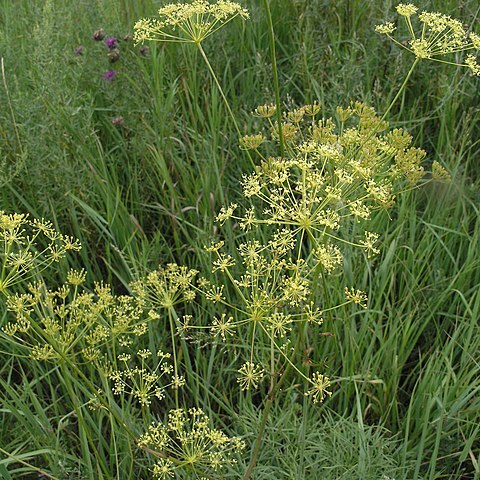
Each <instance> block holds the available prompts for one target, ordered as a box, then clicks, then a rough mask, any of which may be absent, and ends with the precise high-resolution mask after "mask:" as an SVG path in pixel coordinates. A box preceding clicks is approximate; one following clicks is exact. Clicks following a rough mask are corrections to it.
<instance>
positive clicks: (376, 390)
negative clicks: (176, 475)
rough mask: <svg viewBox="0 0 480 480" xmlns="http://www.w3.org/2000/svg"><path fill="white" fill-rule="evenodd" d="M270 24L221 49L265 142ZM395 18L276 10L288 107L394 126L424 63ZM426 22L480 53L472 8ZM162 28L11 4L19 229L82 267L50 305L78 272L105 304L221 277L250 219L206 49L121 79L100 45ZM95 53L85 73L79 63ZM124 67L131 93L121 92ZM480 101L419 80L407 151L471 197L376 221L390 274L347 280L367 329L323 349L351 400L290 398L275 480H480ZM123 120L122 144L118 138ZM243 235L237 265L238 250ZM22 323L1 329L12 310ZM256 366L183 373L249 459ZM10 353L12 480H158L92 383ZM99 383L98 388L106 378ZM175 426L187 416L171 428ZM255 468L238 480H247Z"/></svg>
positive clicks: (92, 4)
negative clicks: (181, 281)
mask: <svg viewBox="0 0 480 480" xmlns="http://www.w3.org/2000/svg"><path fill="white" fill-rule="evenodd" d="M112 3H114V4H115V5H113V6H112ZM261 3H262V2H253V1H252V0H249V1H248V2H245V6H247V7H248V8H249V9H250V10H251V20H250V21H248V22H240V21H239V22H232V24H230V25H229V26H228V28H225V29H223V30H222V31H220V32H218V35H216V36H215V37H213V38H211V39H209V40H207V41H206V43H205V45H204V48H205V50H206V52H207V54H208V56H209V58H210V61H211V63H212V65H213V67H214V69H215V70H216V72H217V75H218V78H219V80H220V83H221V84H222V86H223V88H224V91H225V94H226V96H227V98H228V99H229V102H230V105H231V108H232V110H233V111H234V112H235V115H236V118H237V122H238V123H239V125H240V129H241V130H243V129H244V130H245V132H246V133H252V132H254V131H256V127H258V124H257V121H256V119H252V117H251V116H250V112H251V111H252V110H253V109H254V108H255V107H256V106H257V105H260V104H264V103H269V102H271V101H273V100H274V95H275V92H274V88H273V82H272V73H271V64H270V56H269V39H268V34H267V33H268V29H267V20H266V18H265V14H264V11H263V8H262V6H261ZM393 6H394V3H392V2H389V1H388V2H367V1H361V0H358V1H354V0H341V1H337V2H330V1H326V0H308V1H307V0H304V1H302V0H295V1H294V0H276V1H272V3H271V9H272V16H273V24H274V28H275V35H276V39H277V57H278V58H277V61H278V68H279V74H280V79H279V83H280V91H281V96H282V99H283V101H284V102H286V104H287V105H295V104H302V103H303V102H312V101H314V100H319V101H320V102H321V104H322V108H323V110H324V111H325V112H330V113H329V114H328V115H330V114H331V115H332V116H333V115H334V111H335V107H336V106H337V105H347V104H348V103H349V101H350V100H356V99H361V100H363V101H366V102H368V103H369V104H371V105H372V106H374V107H375V108H377V109H378V110H379V111H380V112H382V111H384V110H385V109H386V108H387V106H388V105H389V101H390V100H391V96H392V95H391V92H395V91H396V90H397V89H398V87H399V86H400V85H401V83H402V81H403V78H404V76H405V74H406V73H407V72H408V69H409V68H410V66H411V63H412V59H411V58H410V57H409V56H408V55H404V54H403V53H400V52H399V50H398V49H397V48H396V47H394V46H392V45H390V44H389V43H387V42H385V41H384V40H383V39H382V38H381V37H379V36H378V35H376V34H374V32H373V30H374V26H375V24H376V23H379V22H380V21H381V20H383V19H384V18H389V16H391V12H392V10H393ZM422 6H425V7H428V8H429V9H432V10H433V9H438V10H440V11H442V12H445V13H448V14H452V16H456V17H458V18H462V19H464V20H465V21H466V22H468V23H469V24H471V25H477V27H475V28H476V31H477V32H478V17H479V14H480V11H479V8H478V5H477V2H475V1H474V0H467V1H465V2H456V1H451V0H448V1H442V2H439V1H432V2H423V3H422ZM155 8H156V3H155V2H153V1H146V2H136V1H133V0H122V1H120V2H107V1H105V0H88V1H84V2H75V1H73V0H68V1H66V0H38V1H36V2H31V1H28V0H16V1H15V2H10V1H8V0H1V1H0V56H1V57H2V58H3V62H4V72H5V75H4V78H3V79H2V84H1V85H0V102H1V105H2V106H3V108H2V109H0V172H1V176H2V189H1V190H0V209H2V210H5V211H8V212H12V211H17V212H28V213H30V214H31V215H32V216H35V217H38V218H40V217H45V218H48V219H49V220H51V221H52V222H53V223H54V224H55V225H56V226H57V228H58V229H59V230H60V231H62V232H63V233H65V234H71V235H74V236H75V237H77V238H79V239H80V241H81V243H82V245H83V249H82V251H81V252H80V253H79V254H78V255H77V256H70V257H69V258H68V260H65V261H63V262H62V263H60V264H59V266H58V268H56V269H51V270H49V271H48V272H47V273H45V274H44V278H45V281H46V282H47V283H48V284H49V285H51V286H52V287H53V286H55V285H58V284H60V283H61V282H62V281H63V280H64V279H65V276H66V272H67V271H68V269H69V268H70V267H76V268H80V267H84V268H85V269H86V270H87V271H88V284H89V285H90V286H91V285H93V282H94V281H95V280H101V279H103V280H104V281H106V282H109V283H111V284H112V285H114V288H115V290H116V291H117V292H118V293H125V292H127V291H128V283H129V282H130V281H131V280H132V279H134V278H136V277H138V276H141V275H142V274H144V273H145V272H146V271H148V270H149V269H153V268H156V267H157V266H158V265H159V264H161V265H163V264H166V263H169V262H173V261H174V262H177V263H179V264H185V265H188V266H189V267H191V268H196V269H198V270H200V271H201V272H202V274H206V272H208V271H209V257H208V256H207V255H206V254H205V252H204V251H203V246H204V245H205V244H207V243H209V241H210V239H211V238H212V236H214V235H218V227H217V226H216V224H215V222H214V218H215V215H216V213H217V212H218V210H219V209H220V207H221V206H222V205H224V204H228V203H229V202H232V201H241V187H240V183H239V179H240V178H241V175H242V174H243V173H246V172H249V171H250V169H251V167H250V163H249V160H248V157H247V155H246V154H245V152H242V151H240V150H239V149H238V146H237V143H238V142H237V135H236V132H235V128H234V125H233V124H232V122H231V120H230V118H229V117H228V115H227V112H226V110H225V107H224V105H223V103H222V99H221V97H220V95H219V93H218V91H217V90H216V88H215V85H214V83H213V81H212V78H211V76H210V75H209V72H208V70H207V69H206V67H205V65H204V64H203V62H202V59H201V57H200V56H199V55H198V54H197V53H196V51H195V48H194V47H192V48H189V46H176V45H167V46H164V45H149V47H150V53H149V55H148V56H147V57H143V56H141V55H140V54H139V52H138V47H135V46H134V45H133V44H132V43H131V42H127V41H122V42H121V44H120V49H121V60H120V61H119V62H118V64H114V65H113V66H110V65H109V63H108V61H107V58H106V55H105V48H104V45H103V44H99V43H95V42H94V41H93V40H92V39H91V35H92V33H93V31H94V30H96V29H97V28H100V27H103V28H104V29H105V30H106V31H107V33H108V34H112V35H116V36H119V37H120V38H123V37H124V36H125V35H127V34H128V33H131V31H132V26H133V24H134V22H135V21H136V20H137V19H138V18H139V17H141V16H144V15H151V14H153V13H154V12H155ZM79 45H83V46H84V47H85V52H84V54H83V55H82V56H75V55H74V53H73V50H74V48H75V47H77V46H79ZM112 67H113V68H116V69H117V70H118V71H119V75H118V78H117V79H115V81H113V82H111V83H109V82H105V81H103V80H102V78H101V77H102V75H103V72H104V71H105V70H107V69H109V68H112ZM479 88H480V83H479V81H478V79H474V78H472V77H470V76H469V75H468V74H466V73H465V72H464V71H463V70H456V69H455V68H454V67H451V66H448V65H431V64H425V65H421V66H420V67H419V68H418V69H417V70H416V72H415V73H414V75H413V77H412V79H411V81H410V82H409V85H408V87H407V89H406V91H405V92H404V94H403V96H402V98H401V99H400V102H399V103H398V104H397V105H396V106H395V107H394V109H393V110H392V112H391V113H390V115H389V121H390V122H391V125H392V126H393V127H403V128H406V129H408V130H409V131H410V132H411V133H412V134H413V135H414V142H415V145H416V146H418V147H421V148H424V149H425V150H427V152H428V158H427V160H426V163H427V164H428V163H431V162H432V161H433V160H437V161H439V162H440V163H441V164H442V165H444V166H445V167H446V168H447V169H448V170H449V171H450V172H451V173H452V182H451V184H448V185H447V184H441V183H438V182H433V183H430V184H428V185H426V186H424V187H420V188H418V189H416V190H413V191H411V192H409V193H406V194H404V195H401V196H399V197H398V199H397V204H396V206H395V207H394V209H393V210H392V211H389V215H387V214H383V213H382V214H379V215H377V216H376V217H375V219H374V220H373V228H372V230H375V231H378V232H384V233H383V235H382V238H381V254H380V255H379V256H378V257H377V258H375V259H374V260H369V259H366V258H363V257H362V256H359V255H355V256H354V255H352V256H346V259H345V265H344V267H345V268H344V272H342V273H341V274H340V273H339V274H338V275H334V276H332V277H330V281H331V289H332V291H337V292H340V295H341V292H343V288H344V286H345V285H355V286H356V287H358V288H360V289H363V290H365V291H367V293H368V296H369V298H370V302H369V308H368V309H367V310H365V311H361V312H359V311H353V310H352V309H350V308H345V309H344V310H343V311H341V313H339V314H338V315H336V316H335V317H332V318H326V319H325V324H324V327H323V330H324V331H325V332H330V333H332V334H333V335H332V336H326V337H322V338H321V339H314V340H312V339H311V345H310V347H311V352H310V351H309V352H308V353H309V356H310V361H311V362H312V363H313V364H315V365H320V366H322V368H323V369H324V370H326V371H327V372H328V374H329V375H330V376H331V378H332V379H333V380H334V381H335V383H334V387H333V395H332V396H331V398H330V399H329V400H328V401H327V402H326V403H325V404H324V405H323V406H320V407H318V406H312V405H310V404H308V402H307V401H305V399H304V398H303V397H302V395H301V393H299V392H300V390H298V389H296V388H293V387H290V386H288V387H285V391H284V392H281V395H279V399H278V400H277V404H276V405H275V406H274V408H273V412H272V415H271V418H270V419H269V421H268V422H267V426H266V435H265V439H264V445H263V448H262V451H261V454H260V458H259V462H258V468H257V470H256V473H255V478H258V479H269V478H272V479H274V478H275V479H283V478H285V479H289V478H298V479H312V480H313V479H315V478H320V477H321V478H327V479H329V478H332V479H334V478H335V479H339V478H340V479H341V478H345V479H346V478H358V479H372V480H374V479H378V480H380V479H382V478H384V479H385V480H387V477H389V478H392V479H393V478H395V479H396V480H400V479H405V480H407V479H408V480H410V479H414V480H417V479H425V480H427V479H428V480H433V479H440V478H448V479H459V480H460V479H480V436H479V430H480V427H479V425H480V400H479V399H480V375H479V370H480V355H479V352H480V324H479V322H478V318H479V316H480V295H479V291H480V289H479V287H480V258H479V255H478V247H479V245H480V223H479V209H478V205H479V204H480V202H479V200H480V196H479V187H480V179H479V176H478V160H477V159H478V157H479V154H480V142H479V140H478V139H479V132H480V128H479V106H478V95H479ZM117 116H122V117H123V118H124V125H123V126H121V127H118V126H115V125H112V122H111V120H112V118H114V117H117ZM229 228H230V227H224V234H225V236H226V238H227V241H230V242H231V243H232V244H233V242H234V239H233V238H234V236H235V235H236V234H237V233H238V231H235V230H234V229H231V228H230V230H229ZM188 308H191V310H192V311H193V314H194V317H195V318H196V321H198V322H199V323H200V324H202V325H206V324H207V323H208V322H209V320H210V319H211V317H212V316H213V315H214V314H215V310H214V308H213V307H212V305H210V304H206V303H202V302H201V301H199V302H198V303H197V304H195V305H194V306H191V307H188ZM179 313H184V312H183V307H182V308H180V311H179ZM2 315H3V317H2V320H1V321H0V323H2V324H3V323H6V322H7V320H8V318H7V317H8V315H9V314H8V313H7V312H6V311H5V309H4V308H3V307H2ZM164 332H165V327H164V326H163V324H162V326H161V327H155V328H152V329H151V330H150V331H149V334H148V337H149V338H148V340H147V345H148V344H149V345H153V346H155V347H157V348H158V347H159V346H161V347H162V348H167V349H168V348H169V347H170V346H171V342H170V339H169V336H168V335H167V338H165V333H164ZM139 348H145V345H143V346H141V345H140V344H139ZM242 348H244V346H243V347H242V346H241V345H229V344H227V346H223V345H221V344H211V343H210V342H207V341H206V339H204V338H200V339H198V341H197V343H194V344H193V345H191V346H189V347H187V346H186V345H182V346H181V349H180V350H181V355H182V356H183V357H182V361H184V359H185V356H188V357H189V358H190V361H191V363H192V365H194V366H195V368H194V369H193V368H190V369H189V368H188V367H187V381H188V388H187V390H186V391H185V392H184V393H183V394H182V395H183V398H184V400H185V401H186V402H187V403H188V404H198V405H199V406H202V407H203V408H204V409H205V410H206V411H208V412H209V413H212V415H213V416H214V417H215V418H216V421H217V422H219V425H220V426H222V427H223V428H224V429H226V431H227V432H228V433H229V434H231V435H242V436H244V438H245V440H246V441H247V444H248V445H251V444H252V443H253V441H254V438H255V435H256V428H257V426H258V423H259V421H260V420H259V418H260V413H259V410H260V403H261V401H262V397H261V395H258V394H249V393H247V394H244V393H240V392H239V390H238V389H237V387H236V385H234V382H232V381H231V378H232V375H234V374H235V371H236V369H237V368H238V363H239V361H238V357H239V356H240V352H241V350H242ZM227 350H228V351H229V352H230V353H233V357H231V356H227V355H226V354H225V352H226V351H227ZM0 352H1V354H2V356H4V358H5V361H4V362H3V363H2V365H1V366H0V383H1V390H0V478H5V479H9V478H12V479H17V478H38V473H42V472H46V473H48V475H49V476H50V478H58V479H113V478H115V479H127V478H140V476H141V475H148V474H147V473H146V472H147V471H146V467H148V468H151V466H152V465H153V462H152V460H151V459H150V460H148V459H146V456H145V455H144V454H143V453H142V452H141V451H140V450H139V449H138V448H137V447H136V446H135V445H134V443H133V442H132V439H131V438H129V436H128V434H127V433H126V432H125V431H124V429H123V426H122V422H121V421H120V420H121V419H125V418H126V419H129V420H130V419H131V420H132V422H131V425H133V426H134V427H133V428H134V429H135V430H134V432H133V433H134V434H135V435H139V434H141V433H142V428H143V427H142V422H143V419H142V418H141V414H139V413H138V409H136V408H135V406H134V405H133V404H132V403H129V402H128V401H125V402H123V403H117V402H118V399H116V398H114V397H113V395H112V394H109V395H107V398H108V401H109V402H110V405H111V407H112V410H113V411H114V412H115V415H114V414H108V413H105V412H103V413H102V412H100V413H99V412H96V411H91V410H89V409H88V408H85V407H84V405H85V403H86V402H87V401H88V400H89V398H90V397H91V392H90V391H89V389H88V388H87V386H86V385H85V382H84V381H83V380H82V377H81V375H80V373H79V372H77V371H68V369H66V368H65V367H62V366H52V365H50V364H43V363H36V362H32V361H31V359H29V358H26V357H25V351H22V350H20V349H15V348H14V347H12V345H10V344H9V343H8V342H6V341H5V339H4V337H0ZM82 368H83V370H82V372H83V375H85V376H86V377H87V378H89V379H90V380H91V381H94V379H95V382H97V381H98V379H96V378H95V376H96V375H97V372H96V371H95V369H94V368H93V367H92V366H89V365H87V366H85V367H82ZM104 387H105V390H106V391H107V390H108V388H107V386H106V385H104ZM173 405H174V400H173V398H171V397H167V398H166V399H165V401H164V403H162V402H159V403H158V404H156V406H155V408H154V409H153V411H152V412H151V416H152V417H158V418H162V417H163V416H164V413H165V411H166V410H168V408H172V406H173ZM115 409H117V410H115ZM238 412H242V415H238ZM249 451H250V449H249V448H247V453H244V454H243V455H242V456H239V459H238V460H239V463H238V465H237V467H236V471H233V470H232V471H231V472H230V473H229V475H228V476H227V478H239V472H243V470H244V469H245V468H246V465H247V464H248V460H249ZM382 475H384V476H385V477H382ZM186 478H187V477H186Z"/></svg>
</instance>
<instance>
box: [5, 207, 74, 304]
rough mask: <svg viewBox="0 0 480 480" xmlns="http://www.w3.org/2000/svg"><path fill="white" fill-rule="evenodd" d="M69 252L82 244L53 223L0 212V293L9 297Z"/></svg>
mask: <svg viewBox="0 0 480 480" xmlns="http://www.w3.org/2000/svg"><path fill="white" fill-rule="evenodd" d="M70 250H73V251H78V250H80V243H79V242H78V241H77V240H75V239H72V238H70V237H67V236H64V235H62V234H60V233H58V232H57V231H56V230H55V228H54V227H53V225H52V224H51V223H50V222H48V221H46V220H44V219H41V220H37V219H33V220H30V219H29V218H28V216H27V215H23V214H18V213H13V214H8V213H5V212H3V211H0V252H1V254H0V259H1V267H0V268H1V272H0V292H1V293H4V294H5V295H8V289H9V288H11V287H13V286H14V285H15V284H17V283H19V282H27V281H28V280H31V279H32V278H34V277H35V276H36V275H38V274H39V273H41V272H42V271H43V270H45V269H46V268H47V267H49V266H50V265H51V264H52V263H55V262H58V261H59V260H60V259H61V258H63V257H65V255H66V253H67V252H68V251H70Z"/></svg>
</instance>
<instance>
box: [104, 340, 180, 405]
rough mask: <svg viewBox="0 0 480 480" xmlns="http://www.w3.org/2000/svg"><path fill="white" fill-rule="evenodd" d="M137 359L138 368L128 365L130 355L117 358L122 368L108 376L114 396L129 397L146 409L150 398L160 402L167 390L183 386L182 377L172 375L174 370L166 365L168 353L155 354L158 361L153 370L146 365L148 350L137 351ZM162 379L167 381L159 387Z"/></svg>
mask: <svg viewBox="0 0 480 480" xmlns="http://www.w3.org/2000/svg"><path fill="white" fill-rule="evenodd" d="M137 357H138V358H140V366H132V365H130V364H129V363H130V361H131V360H132V356H131V355H130V354H121V355H119V356H118V361H119V362H121V363H123V365H124V368H122V369H121V370H114V371H112V372H111V373H110V375H109V378H110V379H111V380H112V381H113V382H114V386H113V388H112V390H113V393H114V394H115V395H122V394H124V395H130V396H131V397H133V398H134V399H136V400H137V401H138V402H139V403H140V405H141V406H142V407H148V406H150V405H151V403H152V398H157V399H158V400H162V399H163V398H164V397H165V394H164V391H165V390H166V389H167V388H169V387H171V388H173V389H178V388H180V387H183V385H184V384H185V379H184V378H183V377H181V376H178V375H175V374H174V373H173V371H174V368H173V366H172V365H171V364H170V363H168V360H169V359H170V357H171V355H170V354H169V353H163V352H161V351H159V352H157V355H156V357H157V358H158V361H157V364H156V366H155V367H154V368H153V369H151V368H149V366H148V363H147V361H148V360H149V359H150V358H151V357H152V352H151V351H150V350H147V349H145V350H139V351H138V352H137ZM163 377H165V378H166V379H167V380H166V381H164V383H163V384H162V385H160V384H159V382H160V380H161V379H162V378H163Z"/></svg>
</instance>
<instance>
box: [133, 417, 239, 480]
mask: <svg viewBox="0 0 480 480" xmlns="http://www.w3.org/2000/svg"><path fill="white" fill-rule="evenodd" d="M138 444H139V446H140V447H142V448H145V450H147V451H148V452H149V453H151V454H153V455H156V456H157V457H159V460H158V461H157V463H156V465H155V466H154V468H153V475H154V478H157V479H160V480H164V479H167V478H177V477H176V475H177V473H180V472H181V470H183V469H185V470H190V471H192V472H195V473H196V474H197V475H198V477H201V476H202V475H209V474H211V473H212V472H214V473H216V474H218V472H221V471H223V470H225V467H227V466H229V465H232V464H235V463H236V461H235V458H234V455H235V454H236V453H237V452H241V451H242V450H243V449H244V448H245V445H244V443H243V441H242V440H240V438H237V437H234V438H229V437H228V436H227V435H225V434H224V433H223V432H222V431H220V430H216V429H213V428H211V427H210V419H209V418H208V417H207V416H206V415H205V413H203V411H202V410H201V409H199V408H191V409H189V410H188V411H186V410H183V409H176V410H171V411H170V412H169V415H168V422H167V423H166V424H162V423H153V424H151V425H150V426H149V428H148V432H147V433H145V434H144V435H142V436H141V437H140V438H139V439H138ZM182 478H184V477H183V476H182ZM189 478H190V477H189ZM195 478H197V477H196V476H195ZM208 478H213V477H210V476H209V477H208ZM215 478H217V476H215ZM219 478H220V477H219Z"/></svg>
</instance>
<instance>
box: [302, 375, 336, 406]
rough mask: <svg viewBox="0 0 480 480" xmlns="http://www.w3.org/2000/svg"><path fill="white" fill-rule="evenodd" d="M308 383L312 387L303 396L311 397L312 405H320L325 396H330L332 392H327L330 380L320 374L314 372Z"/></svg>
mask: <svg viewBox="0 0 480 480" xmlns="http://www.w3.org/2000/svg"><path fill="white" fill-rule="evenodd" d="M310 383H311V384H312V385H313V387H312V388H311V389H310V390H308V391H307V392H305V395H306V396H311V397H312V398H313V403H321V402H323V400H325V397H326V396H330V395H332V392H330V391H329V390H327V388H328V387H329V386H330V385H331V383H330V379H329V378H328V377H326V376H324V375H322V374H321V373H318V372H315V373H314V374H313V377H312V379H311V380H310Z"/></svg>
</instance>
